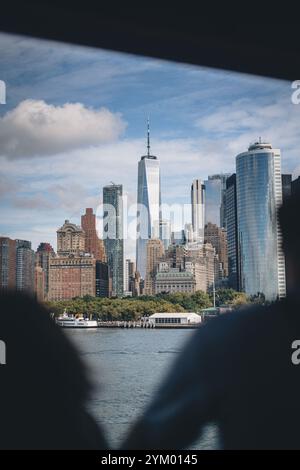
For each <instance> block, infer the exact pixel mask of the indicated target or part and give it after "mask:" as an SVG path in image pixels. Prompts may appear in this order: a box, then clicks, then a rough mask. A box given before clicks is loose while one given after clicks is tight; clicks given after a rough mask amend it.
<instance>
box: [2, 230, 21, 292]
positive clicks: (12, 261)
mask: <svg viewBox="0 0 300 470" xmlns="http://www.w3.org/2000/svg"><path fill="white" fill-rule="evenodd" d="M16 253H17V252H16V242H15V240H11V239H10V238H8V237H0V289H5V290H6V289H12V290H13V289H15V288H16Z"/></svg>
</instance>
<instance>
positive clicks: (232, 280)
mask: <svg viewBox="0 0 300 470" xmlns="http://www.w3.org/2000/svg"><path fill="white" fill-rule="evenodd" d="M226 222H227V248H228V286H229V287H231V288H232V289H235V290H237V291H239V290H240V282H239V281H240V275H239V272H240V262H239V250H238V226H237V198H236V174H235V173H234V174H233V175H231V176H230V177H229V178H228V179H227V181H226Z"/></svg>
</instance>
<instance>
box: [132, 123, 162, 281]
mask: <svg viewBox="0 0 300 470" xmlns="http://www.w3.org/2000/svg"><path fill="white" fill-rule="evenodd" d="M147 149H148V152H147V155H144V156H142V157H141V160H140V161H139V164H138V188H137V205H138V207H137V239H136V269H137V271H139V273H140V275H141V277H142V278H143V279H145V276H146V268H147V241H148V240H149V239H150V238H160V239H161V233H160V227H161V189H160V163H159V160H158V158H157V157H155V156H154V155H151V154H150V139H149V126H148V145H147Z"/></svg>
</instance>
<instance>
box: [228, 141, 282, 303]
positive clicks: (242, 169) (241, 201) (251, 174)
mask: <svg viewBox="0 0 300 470" xmlns="http://www.w3.org/2000/svg"><path fill="white" fill-rule="evenodd" d="M236 185H237V213H238V239H239V251H240V253H239V256H240V262H241V273H240V278H241V279H240V282H241V288H242V290H243V291H245V292H246V293H247V294H250V295H255V294H257V293H258V292H260V293H263V294H264V295H265V297H266V299H267V300H275V299H276V298H278V297H279V298H281V297H284V296H285V291H286V286H285V262H284V255H283V252H282V249H281V233H280V228H279V223H278V218H277V209H278V208H279V206H280V205H281V203H282V181H281V156H280V150H279V149H273V148H272V146H271V144H269V143H263V142H261V141H259V142H256V143H255V144H252V145H250V147H249V149H248V151H247V152H244V153H241V154H239V155H238V156H237V157H236Z"/></svg>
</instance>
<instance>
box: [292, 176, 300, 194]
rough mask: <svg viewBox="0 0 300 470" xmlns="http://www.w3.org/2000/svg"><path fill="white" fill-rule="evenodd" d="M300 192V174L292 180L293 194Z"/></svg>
mask: <svg viewBox="0 0 300 470" xmlns="http://www.w3.org/2000/svg"><path fill="white" fill-rule="evenodd" d="M298 192H299V193H300V176H298V178H296V179H295V180H293V181H292V194H296V193H298Z"/></svg>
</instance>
